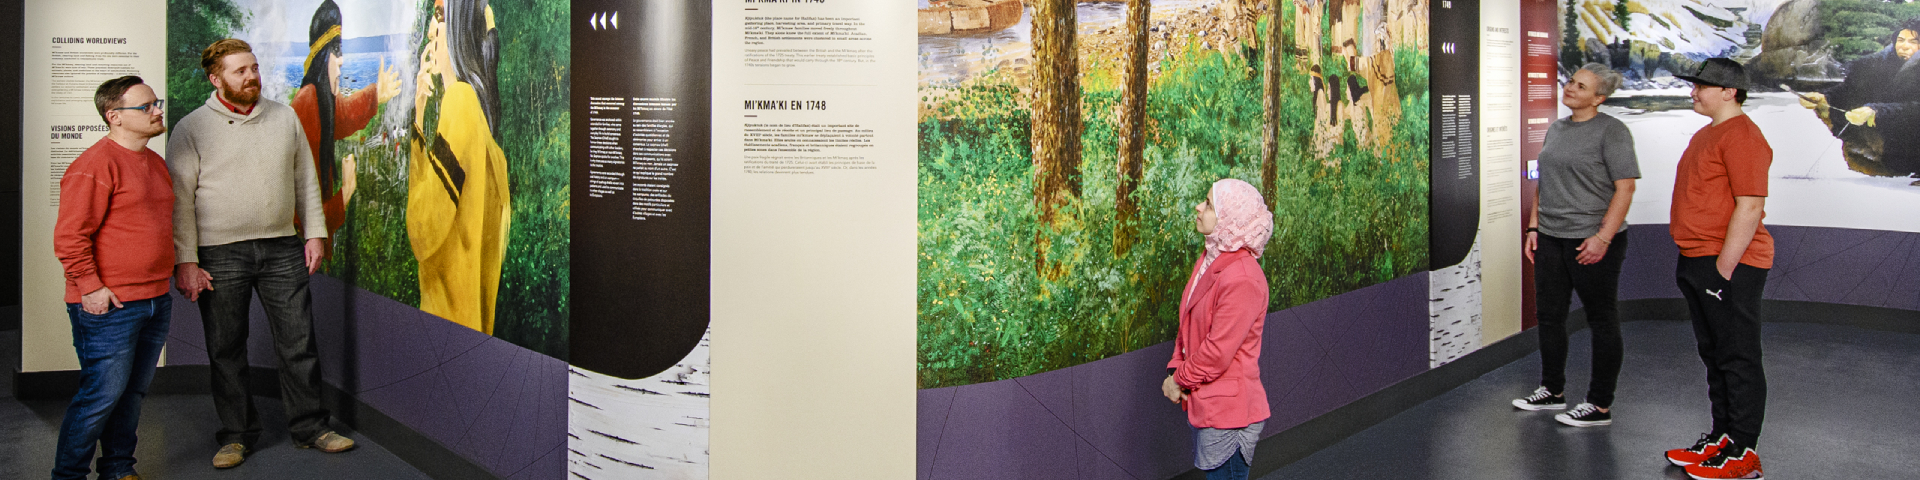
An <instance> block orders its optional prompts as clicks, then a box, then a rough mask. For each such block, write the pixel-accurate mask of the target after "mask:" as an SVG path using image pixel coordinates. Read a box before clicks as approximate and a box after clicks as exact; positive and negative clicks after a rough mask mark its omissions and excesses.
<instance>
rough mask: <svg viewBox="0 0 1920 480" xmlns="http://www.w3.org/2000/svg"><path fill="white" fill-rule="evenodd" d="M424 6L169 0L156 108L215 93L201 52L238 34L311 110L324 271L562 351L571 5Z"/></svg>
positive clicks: (268, 72) (304, 109)
mask: <svg viewBox="0 0 1920 480" xmlns="http://www.w3.org/2000/svg"><path fill="white" fill-rule="evenodd" d="M435 8H436V7H435V4H434V3H433V2H425V3H422V2H394V1H384V0H339V1H320V0H301V1H291V2H283V1H267V0H207V1H204V2H194V3H192V4H177V5H175V6H173V7H172V8H171V9H170V10H169V11H168V12H167V15H166V17H165V18H166V19H167V22H166V25H167V26H168V27H169V29H168V30H167V51H166V52H167V55H168V64H167V68H168V70H167V77H166V78H167V80H168V85H169V87H171V89H170V90H169V104H170V105H174V106H175V108H174V109H172V112H171V113H173V114H174V116H173V118H171V119H169V121H171V122H178V121H179V119H180V118H182V117H184V116H185V115H187V114H188V113H189V112H192V111H193V110H194V109H196V108H200V107H202V106H203V105H206V104H207V103H208V102H210V101H211V98H210V96H211V95H212V92H213V86H212V84H211V83H210V82H209V81H208V80H207V72H206V71H205V70H204V69H202V68H201V66H200V53H201V52H202V51H203V50H204V49H205V48H206V47H207V46H208V45H211V44H212V43H213V42H214V41H217V40H219V39H222V38H237V39H240V40H243V41H246V42H248V43H249V44H250V46H251V47H252V54H253V55H254V57H255V59H256V60H257V61H258V62H259V64H260V71H261V75H260V77H261V78H260V85H259V86H260V96H261V98H262V99H263V100H265V101H273V102H278V103H282V104H286V105H288V106H291V107H293V109H294V110H295V111H296V112H298V113H299V114H300V115H303V116H304V117H305V118H309V119H310V120H309V122H310V123H311V125H310V126H308V127H307V129H309V130H313V133H311V134H309V135H308V140H309V147H310V149H311V152H312V153H313V154H314V157H315V160H314V162H315V165H314V166H315V171H316V172H317V173H318V177H319V185H320V189H321V197H322V200H323V203H324V204H325V209H324V210H325V212H326V217H327V222H326V223H327V229H328V232H327V233H328V236H329V238H330V244H331V247H332V249H331V252H330V253H331V255H330V256H329V258H328V259H327V261H326V262H325V263H324V264H323V265H322V266H321V269H320V272H321V273H324V274H327V275H331V276H333V277H335V278H339V279H341V280H343V281H346V282H348V283H350V284H352V285H355V286H356V287H358V288H361V289H364V290H366V291H369V292H373V293H376V294H379V295H382V296H385V297H387V298H391V299H394V300H395V301H399V302H401V303H404V304H408V305H413V306H415V307H416V308H418V309H420V310H422V311H426V312H428V313H431V314H433V315H435V316H438V317H440V318H444V319H446V320H447V321H450V322H454V323H456V324H459V325H462V326H465V327H467V328H471V329H474V330H476V331H480V332H482V333H485V334H488V335H493V336H496V337H499V338H501V339H503V340H506V341H508V342H512V343H514V344H516V345H520V346H523V347H525V348H528V349H530V350H533V351H536V352H540V353H542V354H545V355H548V356H551V357H554V358H557V359H561V360H565V359H566V358H567V350H566V348H567V345H568V342H567V318H568V315H569V313H570V307H569V305H570V303H569V302H568V301H567V298H568V295H569V287H568V281H569V280H570V278H569V276H568V274H567V272H568V264H567V258H568V233H569V228H570V225H569V224H570V218H571V217H570V212H569V211H568V198H567V195H566V193H567V192H568V191H569V188H568V187H569V183H570V178H569V172H570V169H569V165H568V164H567V162H566V161H565V160H566V159H567V158H568V157H567V155H568V149H567V142H568V132H569V124H568V118H567V112H568V109H569V105H568V96H567V92H568V90H569V85H568V84H567V83H566V79H567V78H568V77H569V73H568V72H569V61H568V60H569V59H568V55H567V52H568V51H569V48H570V47H569V46H570V41H569V28H568V17H567V15H568V6H567V4H565V3H557V4H556V3H552V2H534V1H526V0H504V1H501V0H496V1H490V2H489V1H482V0H456V1H450V2H446V3H445V5H444V7H443V8H441V10H440V11H441V12H443V13H442V14H441V15H440V16H435V13H434V12H435ZM334 62H338V64H337V65H336V64H334ZM332 71H337V72H338V74H337V76H330V74H329V72H332Z"/></svg>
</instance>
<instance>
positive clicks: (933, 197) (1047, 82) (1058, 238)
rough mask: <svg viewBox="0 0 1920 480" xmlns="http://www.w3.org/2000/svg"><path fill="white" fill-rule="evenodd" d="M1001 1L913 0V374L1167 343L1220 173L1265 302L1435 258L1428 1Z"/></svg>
mask: <svg viewBox="0 0 1920 480" xmlns="http://www.w3.org/2000/svg"><path fill="white" fill-rule="evenodd" d="M1006 1H1013V2H1018V1H1019V0H1002V2H984V3H981V5H984V6H973V5H975V3H980V2H974V3H965V2H958V1H955V2H946V1H938V0H933V1H928V2H925V3H922V5H921V10H920V15H921V16H920V19H921V21H920V26H921V29H920V48H919V51H920V58H919V65H920V71H921V76H920V77H921V81H920V88H919V91H920V95H921V105H920V115H919V135H920V139H919V152H920V153H919V162H920V168H919V191H920V196H919V222H918V228H919V249H918V250H919V259H918V262H919V290H918V291H919V298H918V302H919V304H918V307H919V308H918V311H919V321H918V324H919V335H918V348H919V355H918V362H919V369H918V371H919V386H920V387H921V388H935V387H944V386H954V385H964V384H969V383H978V382H985V381H993V380H1000V379H1006V378H1013V377H1018V376H1023V375H1031V374H1035V373H1040V372H1045V371H1049V370H1054V369H1058V368H1064V367H1069V366H1073V365H1078V364H1081V363H1085V362H1089V361H1093V360H1098V359H1101V358H1107V357H1111V356H1113V355H1118V354H1121V353H1125V352H1129V351H1133V350H1137V349H1139V348H1143V347H1146V346H1150V345H1154V344H1157V343H1161V342H1165V341H1168V340H1172V339H1173V335H1174V330H1175V326H1176V325H1177V315H1176V309H1177V307H1178V303H1179V293H1180V290H1181V289H1182V288H1183V286H1184V284H1185V281H1186V279H1187V278H1188V275H1189V273H1190V270H1191V268H1192V266H1193V262H1194V260H1195V259H1196V258H1197V256H1198V255H1199V254H1200V252H1201V250H1202V242H1201V240H1202V238H1201V237H1200V235H1199V234H1197V233H1195V232H1194V230H1193V223H1192V222H1193V207H1194V205H1195V204H1197V203H1199V202H1200V201H1202V200H1203V199H1204V196H1205V194H1206V189H1207V187H1208V185H1210V184H1211V183H1212V182H1213V181H1214V180H1218V179H1220V178H1227V177H1231V178H1239V179H1242V180H1246V181H1248V182H1249V183H1252V184H1254V185H1256V186H1259V187H1260V189H1261V190H1262V194H1263V195H1264V196H1265V197H1266V198H1267V200H1268V203H1269V204H1270V205H1271V206H1272V207H1273V209H1274V211H1275V214H1276V220H1275V232H1274V236H1273V240H1272V243H1271V244H1270V245H1269V246H1268V248H1267V254H1266V255H1265V256H1264V257H1262V258H1261V259H1260V263H1261V265H1262V267H1263V269H1265V270H1266V272H1267V275H1268V277H1269V279H1270V280H1271V282H1272V283H1273V292H1274V293H1273V299H1272V302H1271V309H1273V310H1279V309H1284V308H1287V307H1291V306H1295V305H1300V304H1303V303H1307V302H1311V301H1314V300H1318V299H1321V298H1326V297H1328V296H1332V295H1336V294H1339V293H1343V292H1347V291H1351V290H1353V289H1356V288H1360V287H1364V286H1368V285H1373V284H1377V283H1380V282H1384V281H1387V280H1391V279H1394V278H1398V277H1400V276H1404V275H1407V274H1409V273H1414V272H1417V271H1421V270H1423V269H1424V268H1425V266H1426V265H1427V248H1428V247H1427V242H1428V239H1427V209H1428V201H1427V190H1428V181H1427V180H1428V173H1427V172H1428V151H1429V145H1428V137H1429V130H1428V105H1429V100H1428V91H1427V61H1428V56H1427V43H1426V42H1427V8H1428V6H1427V4H1426V3H1424V2H1416V1H1408V0H1393V1H1338V0H1335V1H1326V0H1322V1H1317V2H1279V1H1269V0H1218V1H1199V2H1164V3H1165V4H1164V5H1162V4H1156V2H1151V1H1150V0H1128V1H1125V2H1094V3H1075V2H1071V1H1061V0H1032V1H1029V2H1027V3H1026V7H1027V11H1026V12H1025V14H1024V15H1023V16H1022V17H1020V18H1018V19H1017V21H1015V19H1013V18H1011V17H1010V16H994V15H992V14H991V12H990V10H991V9H993V8H996V7H995V6H994V5H997V4H1000V3H1003V2H1006ZM969 8H974V9H979V10H981V11H982V12H983V13H982V14H980V15H978V16H976V18H983V19H989V20H993V22H988V23H990V24H988V25H974V26H969V28H972V30H968V31H965V32H962V31H960V29H961V27H962V25H961V24H960V23H957V22H959V19H962V18H967V17H966V16H965V15H966V14H967V13H968V12H967V9H969ZM995 22H998V23H995Z"/></svg>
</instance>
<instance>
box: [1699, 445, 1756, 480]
mask: <svg viewBox="0 0 1920 480" xmlns="http://www.w3.org/2000/svg"><path fill="white" fill-rule="evenodd" d="M1687 476H1689V477H1693V478H1695V479H1698V480H1722V479H1740V480H1765V479H1766V478H1767V477H1766V475H1764V474H1762V473H1760V452H1757V451H1754V450H1753V449H1751V448H1747V447H1740V446H1731V445H1730V446H1726V447H1722V448H1721V449H1720V451H1719V452H1718V453H1715V454H1713V458H1708V459H1706V460H1705V461H1701V462H1700V463H1697V464H1693V465H1688V466H1687Z"/></svg>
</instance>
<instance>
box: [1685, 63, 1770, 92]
mask: <svg viewBox="0 0 1920 480" xmlns="http://www.w3.org/2000/svg"><path fill="white" fill-rule="evenodd" d="M1674 78H1678V79H1681V80H1686V81H1689V82H1693V83H1699V84H1706V85H1712V86H1716V87H1721V88H1732V89H1736V90H1746V89H1749V88H1751V87H1752V86H1753V84H1752V83H1751V82H1750V81H1749V80H1748V79H1747V69H1746V67H1742V66H1740V62H1736V61H1733V59H1730V58H1725V57H1715V58H1709V59H1707V61H1704V62H1700V70H1699V71H1697V72H1694V74H1693V75H1674Z"/></svg>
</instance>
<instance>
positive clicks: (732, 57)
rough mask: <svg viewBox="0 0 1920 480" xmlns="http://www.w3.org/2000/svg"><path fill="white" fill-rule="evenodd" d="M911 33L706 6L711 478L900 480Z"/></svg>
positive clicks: (891, 15) (910, 416) (809, 6)
mask: <svg viewBox="0 0 1920 480" xmlns="http://www.w3.org/2000/svg"><path fill="white" fill-rule="evenodd" d="M913 24H914V17H913V11H912V4H911V3H902V2H883V1H871V0H867V1H848V2H841V1H837V0H835V1H824V2H811V1H810V2H789V1H748V2H727V3H716V4H715V6H714V10H713V38H714V40H713V45H714V50H713V55H712V62H713V78H714V79H715V83H714V85H713V105H714V108H713V111H712V117H711V118H712V123H713V202H714V203H713V241H712V256H713V290H712V297H711V298H712V304H713V330H712V331H713V357H712V358H713V372H714V373H713V377H712V379H713V383H712V385H713V403H712V405H713V419H714V425H713V432H712V437H711V438H712V450H711V454H712V456H711V458H712V465H713V469H712V472H711V473H712V475H711V476H712V478H715V479H748V478H832V477H844V476H848V475H849V472H858V473H856V474H853V475H855V476H863V477H873V478H907V477H908V476H910V475H912V471H913V470H912V469H913V458H914V450H913V448H914V447H913V445H914V443H913V438H914V411H915V403H914V394H913V392H914V387H913V381H914V380H913V379H914V343H915V342H914V323H913V318H914V296H915V292H914V268H915V262H914V258H915V250H914V245H915V243H914V241H915V232H914V228H913V225H914V218H915V205H916V192H915V175H916V172H917V165H916V163H915V150H914V148H915V145H914V131H913V118H914V105H915V98H916V97H915V92H914V90H913V85H914V68H913V64H912V63H911V62H912V60H911V59H912V58H914V56H913V52H912V51H911V50H909V49H908V46H909V45H910V44H911V43H910V42H911V38H913V33H912V29H911V28H912V27H911V26H912V25H913Z"/></svg>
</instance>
